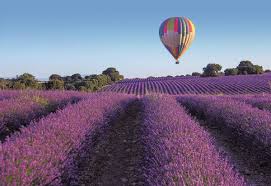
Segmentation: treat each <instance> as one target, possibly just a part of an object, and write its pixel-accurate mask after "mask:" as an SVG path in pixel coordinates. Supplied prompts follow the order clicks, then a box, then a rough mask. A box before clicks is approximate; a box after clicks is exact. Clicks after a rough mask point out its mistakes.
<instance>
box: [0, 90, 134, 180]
mask: <svg viewBox="0 0 271 186" xmlns="http://www.w3.org/2000/svg"><path fill="white" fill-rule="evenodd" d="M128 98H129V97H128V96H121V95H116V94H110V93H108V94H103V93H101V94H92V95H90V96H89V97H88V98H86V99H84V100H82V101H80V102H79V103H77V104H73V105H68V106H67V107H66V108H64V109H63V110H59V111H57V112H56V113H53V114H50V115H48V116H47V117H46V118H42V119H41V120H40V121H39V122H37V123H32V124H31V125H30V126H29V127H27V128H24V129H22V130H21V133H17V134H15V135H13V136H12V137H11V138H8V139H7V141H6V142H5V143H3V144H1V145H0V183H1V184H3V185H45V184H46V183H50V184H55V185H59V184H60V181H61V180H60V179H59V177H60V175H61V170H62V168H63V165H64V162H65V160H66V159H67V156H68V154H69V152H70V151H71V150H72V149H74V148H75V149H76V148H79V146H80V143H81V142H82V141H83V140H84V137H85V135H86V134H87V133H90V132H92V131H93V130H94V129H95V128H96V127H97V126H99V125H100V124H101V123H103V122H106V117H105V115H106V114H108V113H112V112H113V111H114V110H116V109H118V108H120V107H122V106H123V105H122V104H123V103H122V102H121V101H129V99H128Z"/></svg>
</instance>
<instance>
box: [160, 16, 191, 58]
mask: <svg viewBox="0 0 271 186" xmlns="http://www.w3.org/2000/svg"><path fill="white" fill-rule="evenodd" d="M159 35H160V39H161V41H162V43H163V44H164V45H165V47H166V48H167V50H168V51H169V52H170V53H171V55H172V56H173V57H174V58H175V59H176V60H178V59H179V58H180V57H181V56H182V55H183V54H184V52H185V51H186V50H187V49H188V47H189V46H190V45H191V43H192V41H193V39H194V37H195V26H194V24H193V23H192V21H191V20H189V19H188V18H184V17H172V18H169V19H167V20H165V21H164V22H163V23H162V24H161V26H160V29H159Z"/></svg>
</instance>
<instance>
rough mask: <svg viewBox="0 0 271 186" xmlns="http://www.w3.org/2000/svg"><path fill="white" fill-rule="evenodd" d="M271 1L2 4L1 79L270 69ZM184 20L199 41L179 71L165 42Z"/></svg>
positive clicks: (0, 0)
mask: <svg viewBox="0 0 271 186" xmlns="http://www.w3.org/2000/svg"><path fill="white" fill-rule="evenodd" d="M270 8H271V2H268V0H265V1H264V0H257V1H250V0H227V1H218V0H213V1H211V0H204V1H199V0H198V1H195V0H189V1H188V0H185V1H183V0H167V1H166V0H164V1H161V0H136V1H134V0H107V1H105V0H97V1H96V0H39V1H38V0H24V1H22V0H0V77H14V76H16V75H19V74H22V73H24V72H28V73H31V74H33V75H35V76H36V77H37V78H46V77H48V76H49V75H51V74H53V73H57V74H60V75H72V74H74V73H80V74H83V75H86V74H99V73H101V72H102V71H103V70H105V69H106V68H107V67H115V68H117V69H118V70H119V71H120V73H121V74H123V75H124V76H125V77H127V78H135V77H148V76H167V75H172V76H175V75H182V74H184V75H185V74H191V73H192V72H196V71H197V72H201V71H202V68H203V67H204V66H206V64H208V63H219V64H221V65H222V66H223V69H225V68H229V67H235V66H237V65H238V63H239V62H240V61H241V60H251V61H252V62H253V63H255V64H259V65H262V66H263V67H264V68H265V69H267V68H271V46H270V43H271V37H270V33H271V24H270V20H271V11H270ZM176 16H184V17H188V18H189V19H191V20H192V22H193V23H194V24H195V27H196V38H195V40H194V42H193V43H192V45H191V47H190V48H189V50H187V52H186V53H185V54H184V55H183V56H182V58H181V59H180V64H179V65H176V64H175V60H174V59H173V57H172V56H171V55H170V54H169V52H168V51H167V50H166V49H165V48H164V46H163V45H162V43H161V41H160V39H159V34H158V31H159V26H160V24H161V23H162V22H163V21H164V20H165V19H166V18H168V17H176Z"/></svg>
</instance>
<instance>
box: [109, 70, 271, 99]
mask: <svg viewBox="0 0 271 186" xmlns="http://www.w3.org/2000/svg"><path fill="white" fill-rule="evenodd" d="M270 88H271V75H252V76H234V77H217V78H200V77H185V78H177V77H176V78H173V77H168V78H167V77H164V78H147V79H131V80H123V81H120V82H118V83H115V84H113V85H111V86H107V87H105V88H104V91H113V92H122V93H128V94H137V95H145V94H149V93H163V94H173V95H178V94H214V95H217V94H227V95H232V94H252V93H253V94H254V93H271V89H270Z"/></svg>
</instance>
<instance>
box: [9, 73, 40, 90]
mask: <svg viewBox="0 0 271 186" xmlns="http://www.w3.org/2000/svg"><path fill="white" fill-rule="evenodd" d="M15 81H16V85H14V86H15V87H18V89H22V88H30V89H41V87H42V85H41V84H40V83H39V82H38V80H36V78H35V76H33V75H32V74H29V73H24V74H22V75H20V76H18V77H17V78H16V79H15ZM19 84H22V85H21V86H19Z"/></svg>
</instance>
